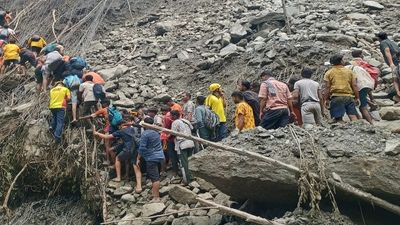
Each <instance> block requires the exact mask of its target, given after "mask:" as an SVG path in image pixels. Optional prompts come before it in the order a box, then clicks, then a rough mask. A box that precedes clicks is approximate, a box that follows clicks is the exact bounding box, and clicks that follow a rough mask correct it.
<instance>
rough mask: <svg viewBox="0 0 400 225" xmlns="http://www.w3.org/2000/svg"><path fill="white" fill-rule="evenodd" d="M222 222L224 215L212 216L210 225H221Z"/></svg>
mask: <svg viewBox="0 0 400 225" xmlns="http://www.w3.org/2000/svg"><path fill="white" fill-rule="evenodd" d="M221 222H222V215H221V214H213V215H211V216H210V222H209V225H220V224H221Z"/></svg>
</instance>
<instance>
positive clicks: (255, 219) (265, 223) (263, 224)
mask: <svg viewBox="0 0 400 225" xmlns="http://www.w3.org/2000/svg"><path fill="white" fill-rule="evenodd" d="M196 200H197V201H198V202H200V204H202V205H207V206H212V207H215V208H216V209H218V210H219V211H221V212H224V213H226V214H229V215H232V216H237V217H240V218H242V219H245V220H246V222H249V223H255V224H260V225H281V224H280V223H277V222H274V221H271V220H267V219H264V218H262V217H259V216H255V215H252V214H249V213H246V212H243V211H240V210H237V209H232V208H229V207H227V206H223V205H220V204H217V203H215V202H212V201H208V200H205V199H202V198H196Z"/></svg>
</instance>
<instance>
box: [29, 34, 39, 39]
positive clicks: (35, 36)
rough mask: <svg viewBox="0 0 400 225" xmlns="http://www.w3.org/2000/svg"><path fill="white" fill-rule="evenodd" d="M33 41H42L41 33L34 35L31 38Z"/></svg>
mask: <svg viewBox="0 0 400 225" xmlns="http://www.w3.org/2000/svg"><path fill="white" fill-rule="evenodd" d="M31 41H40V36H39V35H36V34H35V35H33V37H32V38H31Z"/></svg>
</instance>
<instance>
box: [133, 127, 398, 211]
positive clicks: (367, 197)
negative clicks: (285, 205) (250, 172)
mask: <svg viewBox="0 0 400 225" xmlns="http://www.w3.org/2000/svg"><path fill="white" fill-rule="evenodd" d="M140 125H141V126H142V127H145V128H148V129H152V130H157V131H162V132H166V133H169V134H172V135H174V136H180V137H183V138H186V139H189V140H192V141H197V142H199V143H202V144H204V145H207V146H210V147H214V148H217V149H220V150H224V151H229V152H233V153H236V154H239V155H243V156H247V157H249V158H253V159H258V160H263V161H266V162H269V163H271V164H275V165H277V166H279V167H282V168H285V169H287V170H289V171H293V172H295V173H298V174H300V172H301V170H300V169H299V168H298V167H296V166H293V165H290V164H287V163H284V162H281V161H279V160H276V159H273V158H270V157H266V156H263V155H261V154H258V153H255V152H250V151H246V150H242V149H239V148H234V147H231V146H227V145H223V144H220V143H215V142H211V141H207V140H204V139H202V138H199V137H195V136H192V135H186V134H183V133H179V132H175V131H172V130H169V129H166V128H163V127H159V126H156V125H152V124H148V123H144V122H142V123H140ZM311 176H314V177H315V178H318V179H319V177H318V175H317V174H315V173H311ZM328 182H329V184H331V185H333V186H335V187H337V188H338V189H339V190H342V191H343V192H345V193H348V194H351V195H352V196H355V197H357V198H359V199H362V200H364V201H366V202H369V203H373V204H374V205H376V206H379V207H381V208H383V209H385V210H387V211H389V212H392V213H394V214H396V215H400V206H398V205H394V204H392V203H390V202H388V201H385V200H383V199H381V198H378V197H376V196H374V195H372V194H370V193H367V192H364V191H362V190H359V189H357V188H355V187H353V186H351V185H349V184H347V183H344V182H337V181H334V180H333V179H328Z"/></svg>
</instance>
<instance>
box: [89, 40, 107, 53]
mask: <svg viewBox="0 0 400 225" xmlns="http://www.w3.org/2000/svg"><path fill="white" fill-rule="evenodd" d="M89 49H90V51H91V52H100V51H105V50H106V49H107V48H106V46H104V45H103V44H102V43H101V42H100V41H93V42H92V43H91V44H90V48H89Z"/></svg>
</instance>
